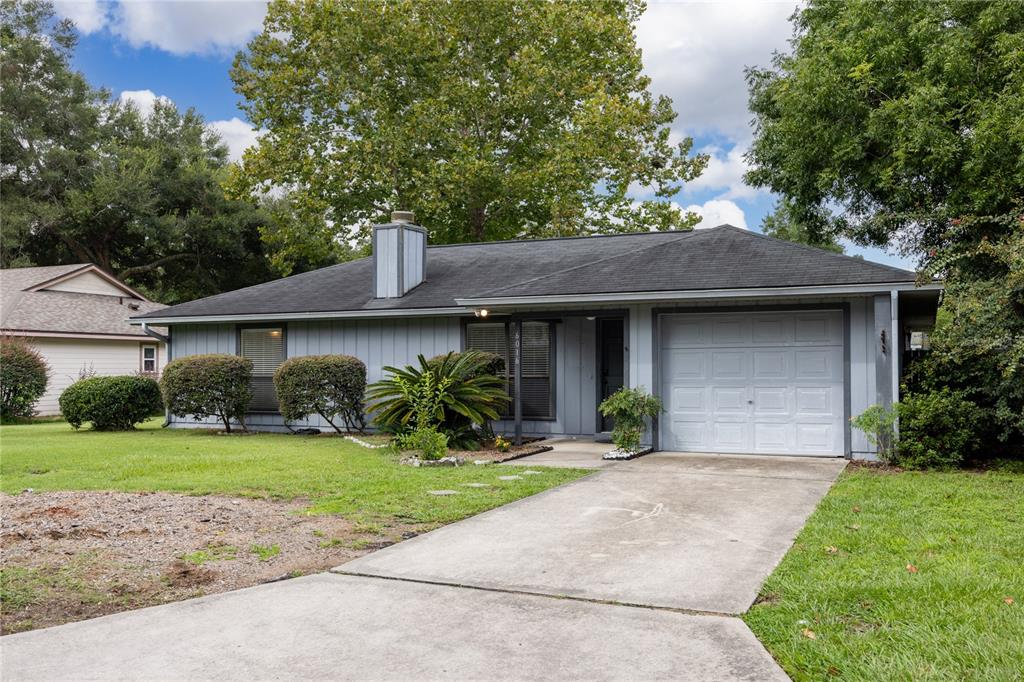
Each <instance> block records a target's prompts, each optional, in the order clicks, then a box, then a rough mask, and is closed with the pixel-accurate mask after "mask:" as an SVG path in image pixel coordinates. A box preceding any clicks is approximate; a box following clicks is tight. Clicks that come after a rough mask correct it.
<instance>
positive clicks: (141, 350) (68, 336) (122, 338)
mask: <svg viewBox="0 0 1024 682" xmlns="http://www.w3.org/2000/svg"><path fill="white" fill-rule="evenodd" d="M165 307H166V306H164V305H162V304H160V303H154V302H152V301H150V300H149V299H147V298H146V297H145V296H143V295H142V294H140V293H139V292H137V291H135V290H134V289H132V288H131V287H128V286H126V285H125V284H123V283H121V282H119V281H118V280H117V279H115V278H114V277H111V276H110V275H108V274H107V273H105V272H103V271H102V270H101V269H99V268H98V267H96V266H95V265H91V264H89V263H80V264H78V265H53V266H47V267H38V268H12V269H10V270H0V334H5V335H11V336H21V337H25V338H26V339H27V340H28V341H29V343H31V344H32V346H34V347H35V348H36V349H37V350H38V351H39V352H40V353H42V354H43V357H44V358H46V362H47V363H49V365H50V378H49V382H48V384H47V386H46V393H45V394H44V395H43V397H42V399H41V400H40V401H39V403H38V404H37V405H36V411H37V412H38V413H39V414H42V415H52V414H59V413H60V407H59V406H58V404H57V399H58V398H59V397H60V394H61V392H62V391H63V390H64V389H65V388H67V387H68V386H70V385H71V384H72V383H73V382H74V381H76V380H77V379H78V378H79V376H82V375H83V374H92V373H95V374H97V375H112V374H138V373H140V372H141V373H145V374H149V375H152V376H153V377H157V376H159V374H160V369H161V367H163V365H164V364H165V363H166V358H167V350H166V346H165V345H164V343H163V342H162V341H160V340H159V339H158V338H155V337H154V336H150V335H148V334H147V333H146V332H145V331H143V329H140V328H139V326H138V325H134V326H133V325H132V324H130V323H129V322H128V318H129V317H131V316H132V315H139V314H142V313H149V312H156V311H159V310H160V309H161V308H165ZM159 331H165V330H162V329H161V330H158V332H159ZM158 332H156V333H158Z"/></svg>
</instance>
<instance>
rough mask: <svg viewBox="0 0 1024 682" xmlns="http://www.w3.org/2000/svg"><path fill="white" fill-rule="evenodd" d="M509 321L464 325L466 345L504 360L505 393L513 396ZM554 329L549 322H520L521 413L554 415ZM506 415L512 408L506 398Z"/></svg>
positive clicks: (530, 416) (539, 416)
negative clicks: (521, 362)
mask: <svg viewBox="0 0 1024 682" xmlns="http://www.w3.org/2000/svg"><path fill="white" fill-rule="evenodd" d="M511 332H512V329H511V323H510V322H471V323H469V324H467V325H466V348H467V349H469V350H479V351H485V352H488V353H495V354H496V355H500V356H501V357H502V358H503V359H504V360H505V381H506V383H507V385H508V393H509V396H510V397H511V396H515V386H514V379H515V377H514V368H513V367H512V334H511ZM553 351H554V333H553V326H552V323H551V322H535V321H524V322H523V353H522V358H523V368H522V375H523V389H522V402H523V417H524V418H526V419H554V416H555V415H554V411H555V409H554V372H553V371H552V366H553V363H552V361H551V358H552V355H553ZM507 411H508V412H509V414H508V415H506V416H508V417H511V416H512V413H513V412H514V411H515V405H514V404H513V403H512V402H511V401H510V402H509V405H508V409H507Z"/></svg>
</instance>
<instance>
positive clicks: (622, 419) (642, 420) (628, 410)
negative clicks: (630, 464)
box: [597, 386, 662, 453]
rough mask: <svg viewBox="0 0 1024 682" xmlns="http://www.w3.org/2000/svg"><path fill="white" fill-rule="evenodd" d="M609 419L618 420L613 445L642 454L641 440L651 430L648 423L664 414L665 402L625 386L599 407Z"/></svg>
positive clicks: (613, 435)
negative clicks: (663, 404) (648, 429)
mask: <svg viewBox="0 0 1024 682" xmlns="http://www.w3.org/2000/svg"><path fill="white" fill-rule="evenodd" d="M597 409H598V410H600V411H601V414H603V415H604V416H606V417H612V418H613V419H614V420H615V426H614V427H613V428H612V442H613V443H615V447H617V448H618V449H619V450H621V451H622V452H630V453H636V452H639V451H640V440H641V439H642V438H643V435H644V431H646V429H647V422H648V420H651V419H655V418H656V417H657V416H658V415H659V414H661V412H662V406H661V400H659V399H658V398H657V396H653V395H650V394H649V393H647V392H646V391H645V390H644V388H643V386H641V387H639V388H626V387H622V388H620V389H619V390H617V391H616V392H615V393H612V394H611V395H610V396H608V397H607V398H605V399H604V401H603V402H602V403H601V404H600V405H599V406H598V408H597Z"/></svg>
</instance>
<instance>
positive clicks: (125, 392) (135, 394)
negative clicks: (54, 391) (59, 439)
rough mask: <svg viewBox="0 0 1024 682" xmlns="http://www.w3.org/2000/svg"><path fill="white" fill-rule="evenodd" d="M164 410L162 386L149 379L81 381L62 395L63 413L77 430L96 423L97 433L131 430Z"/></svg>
mask: <svg viewBox="0 0 1024 682" xmlns="http://www.w3.org/2000/svg"><path fill="white" fill-rule="evenodd" d="M163 407H164V403H163V400H162V399H161V397H160V386H159V384H157V383H156V381H154V380H153V379H150V378H148V377H139V376H113V377H93V378H91V379H81V380H79V381H76V382H75V383H73V384H71V385H70V386H68V387H67V388H66V389H64V392H63V393H61V394H60V411H61V414H62V415H64V419H66V420H67V422H68V423H69V424H71V426H73V427H74V428H76V429H78V428H81V426H82V424H84V423H85V422H92V427H93V428H94V429H96V430H97V431H130V430H131V429H134V428H135V425H136V424H141V423H142V422H144V421H146V419H148V418H149V417H152V416H153V415H155V414H159V413H160V411H161V410H163Z"/></svg>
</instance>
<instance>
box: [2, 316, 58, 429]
mask: <svg viewBox="0 0 1024 682" xmlns="http://www.w3.org/2000/svg"><path fill="white" fill-rule="evenodd" d="M48 375H49V367H48V366H47V364H46V360H44V359H43V356H42V355H41V354H40V353H39V351H37V350H36V349H35V348H33V347H32V346H30V345H28V343H26V342H25V341H24V340H23V339H20V338H18V337H15V336H4V337H0V419H12V418H15V419H17V418H25V417H31V416H32V415H33V414H35V407H36V403H37V402H39V399H40V398H42V397H43V393H45V392H46V383H47V378H48Z"/></svg>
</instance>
